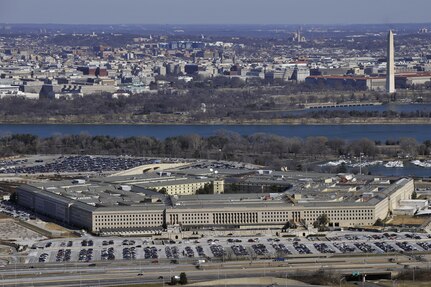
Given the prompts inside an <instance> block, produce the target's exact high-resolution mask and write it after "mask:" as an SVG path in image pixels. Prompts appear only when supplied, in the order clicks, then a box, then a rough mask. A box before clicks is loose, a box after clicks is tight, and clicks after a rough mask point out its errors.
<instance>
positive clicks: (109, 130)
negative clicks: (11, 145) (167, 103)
mask: <svg viewBox="0 0 431 287" xmlns="http://www.w3.org/2000/svg"><path fill="white" fill-rule="evenodd" d="M221 131H230V132H235V133H239V134H241V135H252V134H255V133H268V134H276V135H280V136H285V137H301V138H306V137H309V136H326V137H328V138H341V139H346V140H354V139H360V138H369V139H372V140H380V141H385V140H387V139H391V140H398V139H400V138H403V137H411V138H415V139H416V140H418V141H419V142H423V141H425V140H427V139H431V126H430V125H423V124H409V125H402V124H401V125H399V124H397V125H382V124H372V125H98V124H95V125H91V124H89V125H74V124H2V125H0V135H1V136H5V135H10V134H32V135H36V136H39V137H50V136H53V135H78V134H81V133H85V134H88V135H92V136H96V135H109V136H113V137H132V136H148V137H155V138H157V139H165V138H167V137H173V136H179V135H187V134H198V135H201V136H204V137H208V136H212V135H215V134H217V133H218V132H221Z"/></svg>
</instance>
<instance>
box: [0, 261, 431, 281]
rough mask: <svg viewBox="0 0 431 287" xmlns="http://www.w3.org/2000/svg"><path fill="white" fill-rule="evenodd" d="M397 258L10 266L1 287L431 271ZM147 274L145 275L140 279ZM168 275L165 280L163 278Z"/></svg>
mask: <svg viewBox="0 0 431 287" xmlns="http://www.w3.org/2000/svg"><path fill="white" fill-rule="evenodd" d="M390 258H393V257H392V256H374V257H361V256H358V257H347V256H346V257H332V258H331V257H329V258H323V259H322V258H296V259H291V260H289V262H274V261H263V260H262V261H253V262H250V261H234V262H224V263H205V264H204V265H203V266H202V268H201V269H197V268H196V267H195V266H193V265H191V264H164V265H163V264H160V265H159V264H157V265H156V264H152V265H140V264H139V262H137V261H126V262H124V261H118V262H116V261H114V262H110V263H104V264H102V263H97V265H96V266H94V267H89V266H88V264H63V263H52V264H40V265H38V264H35V265H33V268H29V267H28V265H17V266H16V269H15V266H11V265H9V266H7V267H5V268H3V269H2V270H1V271H0V275H1V278H2V279H1V281H0V286H113V285H120V284H133V283H156V282H159V283H162V282H168V281H169V280H170V277H171V276H173V275H179V273H180V272H186V274H187V277H188V278H189V281H191V282H197V281H207V280H214V279H223V278H237V277H256V276H263V277H266V276H286V275H288V274H297V273H298V272H313V271H317V270H319V269H322V268H323V269H326V270H327V269H331V270H333V271H334V272H338V273H345V274H350V273H351V272H352V271H359V272H361V273H372V272H377V271H388V270H392V271H400V270H403V269H404V268H405V267H404V266H405V265H410V266H416V267H418V268H429V262H428V260H430V259H431V258H430V256H429V255H427V256H426V257H425V259H426V260H427V261H423V262H414V261H412V260H410V259H409V257H407V256H398V257H397V258H396V262H389V259H390ZM139 273H142V274H143V275H142V276H138V274H139ZM160 276H163V279H160V278H159V277H160Z"/></svg>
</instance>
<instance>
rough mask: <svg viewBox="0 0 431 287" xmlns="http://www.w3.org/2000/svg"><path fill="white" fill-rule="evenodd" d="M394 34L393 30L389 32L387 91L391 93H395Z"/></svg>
mask: <svg viewBox="0 0 431 287" xmlns="http://www.w3.org/2000/svg"><path fill="white" fill-rule="evenodd" d="M394 61H395V60H394V34H393V33H392V30H389V33H388V50H387V59H386V92H387V93H388V94H389V95H391V94H394V93H395V64H394Z"/></svg>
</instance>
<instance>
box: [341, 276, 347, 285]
mask: <svg viewBox="0 0 431 287" xmlns="http://www.w3.org/2000/svg"><path fill="white" fill-rule="evenodd" d="M343 280H346V277H344V276H342V277H341V278H340V287H341V282H342V281H343Z"/></svg>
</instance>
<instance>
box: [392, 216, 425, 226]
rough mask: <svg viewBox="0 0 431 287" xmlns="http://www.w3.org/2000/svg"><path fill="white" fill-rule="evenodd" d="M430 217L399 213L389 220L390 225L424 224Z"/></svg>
mask: <svg viewBox="0 0 431 287" xmlns="http://www.w3.org/2000/svg"><path fill="white" fill-rule="evenodd" d="M429 220H430V218H429V217H413V216H407V215H397V216H395V217H394V218H393V219H392V220H391V221H389V222H388V223H387V224H388V225H422V224H424V223H426V222H427V221H429Z"/></svg>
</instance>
